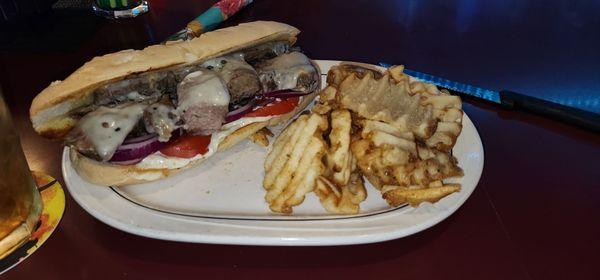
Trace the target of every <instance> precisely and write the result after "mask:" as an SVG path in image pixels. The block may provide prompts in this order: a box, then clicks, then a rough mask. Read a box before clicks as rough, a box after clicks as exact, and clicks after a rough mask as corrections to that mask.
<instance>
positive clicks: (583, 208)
mask: <svg viewBox="0 0 600 280" xmlns="http://www.w3.org/2000/svg"><path fill="white" fill-rule="evenodd" d="M213 2H214V1H191V0H190V1H166V0H154V1H150V4H151V12H150V13H148V14H146V15H143V16H141V17H138V18H136V19H132V20H123V21H114V22H111V21H107V20H104V19H99V18H96V17H94V16H92V15H90V14H89V12H88V11H80V10H79V11H78V10H61V11H55V12H54V13H52V14H49V15H44V16H41V17H39V18H38V19H36V20H33V21H28V22H27V23H26V24H23V25H21V28H22V29H20V31H19V32H18V33H14V32H13V33H12V35H11V36H16V37H14V38H16V39H15V41H14V44H13V45H12V46H8V47H5V48H4V50H3V51H1V52H0V84H1V85H2V87H3V89H4V94H5V95H6V99H7V102H8V104H9V105H10V106H11V110H12V111H13V114H14V116H15V123H16V126H17V129H18V132H19V134H20V135H21V138H22V144H23V148H24V150H25V154H26V156H27V159H28V161H29V164H30V167H31V168H32V169H35V170H43V171H45V172H47V173H49V174H52V175H53V176H55V177H57V178H58V179H60V180H61V182H62V177H61V170H60V157H61V150H62V145H61V144H60V143H57V142H52V141H49V140H46V139H43V138H41V137H39V136H38V135H36V134H35V132H34V131H33V129H32V128H31V124H30V122H29V119H28V108H29V104H30V102H31V100H32V98H33V97H34V96H35V95H36V94H37V93H38V92H39V91H41V90H42V89H43V88H44V87H46V86H47V85H48V84H49V83H50V82H51V81H54V80H59V79H64V78H65V77H66V76H67V75H68V74H69V73H71V72H72V71H74V70H75V69H77V68H78V67H79V66H81V65H82V64H83V63H84V62H85V61H87V60H89V59H91V58H92V57H93V56H96V55H100V54H104V53H108V52H112V51H117V50H121V49H126V48H142V47H144V46H146V45H149V44H154V43H158V42H160V41H161V40H162V39H163V38H166V37H167V36H168V35H170V34H171V33H173V32H174V31H176V30H178V29H180V28H181V27H182V26H184V25H185V24H186V23H187V22H188V21H189V20H191V19H192V18H193V17H195V16H196V15H198V14H200V13H201V12H202V11H204V10H205V9H206V8H208V7H209V6H210V5H211V4H212V3H213ZM577 2H580V3H577ZM598 2H599V1H595V3H594V1H560V0H555V1H543V3H542V2H541V1H519V0H504V1H483V0H479V1H477V0H454V1H447V0H439V1H410V0H406V1H383V0H382V1H374V0H370V1H358V0H356V1H320V0H313V1H276V0H272V1H268V0H256V1H255V3H254V4H253V5H252V6H251V7H250V8H248V9H245V10H244V11H242V12H241V13H240V14H238V15H236V16H235V17H233V18H231V19H230V20H229V21H228V22H227V23H226V25H233V24H237V23H239V22H245V21H251V20H277V21H282V22H286V23H289V24H291V25H294V26H296V27H298V28H299V29H301V30H302V31H303V32H302V34H301V35H300V36H299V45H301V46H302V48H303V49H304V50H305V51H306V52H307V53H308V54H309V55H310V57H312V58H315V59H339V60H353V61H362V62H369V63H377V62H379V61H386V62H390V63H404V64H406V65H407V66H408V67H410V68H412V69H415V70H420V71H423V72H428V73H432V74H436V75H440V76H445V77H447V78H450V79H454V80H458V81H463V82H466V83H471V84H474V85H478V86H482V87H487V88H492V89H502V88H507V89H512V90H516V91H521V92H526V93H528V94H532V95H535V96H539V97H542V98H546V99H549V100H554V101H557V102H562V103H565V104H571V105H573V106H578V107H581V108H584V109H588V110H592V111H598V102H599V101H598V100H599V99H600V98H599V96H600V94H599V93H598V92H599V90H600V79H599V76H598V74H599V72H598V69H600V52H598V49H600V32H598V30H600V3H598ZM15 34H16V35H15ZM33 35H35V36H33ZM464 110H465V112H466V113H467V114H468V115H469V116H470V117H471V119H472V120H473V122H474V123H475V125H476V127H477V128H478V130H479V133H480V135H481V138H482V141H483V144H484V148H485V154H486V162H485V167H484V170H483V175H482V177H481V180H480V182H479V185H478V186H477V189H476V190H475V192H474V193H473V194H472V196H471V197H470V198H469V200H468V201H467V202H466V203H465V204H464V205H463V206H462V207H461V208H460V209H459V210H458V211H457V212H456V213H455V214H453V215H452V216H451V217H449V218H448V219H446V220H444V221H443V222H441V223H440V224H438V225H436V226H434V227H433V228H430V229H428V230H425V231H423V232H420V233H418V234H416V235H413V236H410V237H406V238H402V239H398V240H393V241H388V242H383V243H378V244H368V245H356V246H340V247H254V246H222V245H203V244H185V243H176V242H167V241H160V240H152V239H148V238H144V237H138V236H134V235H131V234H128V233H125V232H121V231H119V230H116V229H114V228H111V227H109V226H107V225H105V224H103V223H102V222H100V221H98V220H96V219H94V218H93V217H92V216H90V215H89V214H87V213H86V212H85V211H84V210H83V209H82V208H81V207H79V205H77V203H75V201H73V200H72V199H71V198H70V197H69V196H68V195H67V207H66V212H65V215H64V217H63V220H62V222H61V224H60V227H59V228H58V229H57V230H56V232H55V233H54V234H53V236H51V238H50V239H49V240H48V241H47V242H46V243H45V244H44V246H43V247H42V248H40V250H38V251H37V252H36V253H35V254H34V255H33V256H31V257H30V258H28V259H27V260H25V261H24V262H23V263H21V264H20V265H18V266H17V267H16V268H13V269H12V270H11V271H9V272H7V273H6V274H5V275H3V276H5V277H7V278H9V279H34V278H42V279H66V278H77V279H105V278H109V279H114V278H133V279H152V278H166V277H178V278H182V277H189V276H192V277H203V278H207V279H213V278H248V277H251V276H255V277H259V276H260V277H261V278H269V277H277V278H285V279H300V278H304V277H306V276H310V275H318V276H320V277H334V278H347V277H350V278H358V277H363V278H367V277H368V278H370V277H373V276H375V275H377V276H378V277H384V278H400V277H403V278H405V277H406V279H414V278H433V279H567V278H569V279H599V278H600V267H599V266H598V261H599V260H600V223H599V222H598V221H599V220H600V171H599V168H600V161H599V158H600V137H599V135H598V134H593V133H591V132H587V131H584V130H581V129H579V128H576V127H571V126H569V125H565V124H562V123H559V122H555V121H552V120H548V119H545V118H541V117H537V116H534V115H530V114H527V113H522V112H514V111H506V110H504V109H501V108H499V107H497V106H494V105H490V104H485V103H481V102H477V101H472V100H468V101H466V102H465V103H464Z"/></svg>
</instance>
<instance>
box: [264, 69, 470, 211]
mask: <svg viewBox="0 0 600 280" xmlns="http://www.w3.org/2000/svg"><path fill="white" fill-rule="evenodd" d="M327 82H328V86H327V87H326V88H325V89H324V90H322V91H321V94H320V95H319V101H318V103H317V104H316V105H315V106H314V107H313V109H312V113H311V114H310V115H303V116H300V117H299V118H298V119H297V120H296V121H294V122H293V123H291V124H290V125H289V126H288V127H287V128H286V129H285V130H284V131H283V133H282V134H281V135H280V136H279V137H278V138H277V140H276V141H275V143H274V146H273V149H272V151H271V152H270V153H269V155H268V156H267V160H266V161H265V173H266V176H265V180H264V182H263V185H264V187H265V189H266V190H267V194H266V196H265V198H266V200H267V202H268V203H269V206H270V208H271V210H273V211H276V212H282V213H291V207H292V206H295V205H298V204H300V203H301V202H302V201H303V199H304V196H305V195H306V194H307V193H309V192H311V191H314V193H315V194H316V195H317V196H318V197H319V200H320V202H321V205H322V206H323V207H324V208H325V209H326V210H327V211H328V212H329V213H335V214H356V213H358V212H359V211H360V203H361V202H362V201H364V200H365V199H366V196H367V192H366V189H365V186H364V180H363V176H364V177H365V178H367V180H368V181H369V182H370V183H371V184H372V185H373V186H374V187H375V188H377V189H378V190H379V191H380V192H381V194H382V198H383V199H385V200H386V201H387V202H388V204H390V205H391V206H399V205H403V204H406V203H408V204H410V205H413V206H418V205H419V204H420V203H422V202H426V201H427V202H431V203H434V202H436V201H438V200H440V199H441V198H443V197H445V196H447V195H449V194H451V193H453V192H457V191H460V185H459V184H449V183H445V182H444V180H445V179H448V178H452V177H458V176H462V175H463V171H462V169H461V168H460V167H458V163H457V160H456V158H455V157H453V156H452V154H451V150H452V148H453V147H454V145H455V143H456V139H457V138H458V136H459V135H460V132H461V130H462V116H463V111H462V109H461V101H460V98H459V97H456V96H452V95H449V94H448V93H447V92H442V91H439V90H438V89H437V87H435V86H434V85H431V84H427V83H423V82H420V81H418V80H416V79H414V78H412V77H409V76H407V75H405V74H404V73H403V67H402V66H394V67H391V68H390V69H388V71H386V72H385V73H380V72H378V71H377V70H374V69H371V68H368V67H364V66H361V65H348V64H346V65H340V66H336V67H332V68H331V70H330V71H329V73H328V77H327Z"/></svg>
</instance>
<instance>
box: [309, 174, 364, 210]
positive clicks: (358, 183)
mask: <svg viewBox="0 0 600 280" xmlns="http://www.w3.org/2000/svg"><path fill="white" fill-rule="evenodd" d="M315 193H316V194H317V196H318V197H319V200H320V202H321V205H323V207H324V208H325V210H327V212H329V213H334V214H358V212H359V211H360V206H359V205H360V203H361V202H362V201H364V200H365V199H366V198H367V190H366V189H365V185H364V182H363V179H362V176H361V174H360V173H359V172H353V173H352V174H351V175H350V181H349V182H348V184H347V185H345V186H343V187H338V186H337V185H336V184H334V183H332V182H331V181H329V179H327V178H325V177H319V179H318V180H317V187H316V188H315Z"/></svg>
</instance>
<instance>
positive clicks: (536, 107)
mask: <svg viewBox="0 0 600 280" xmlns="http://www.w3.org/2000/svg"><path fill="white" fill-rule="evenodd" d="M500 103H502V106H504V107H506V108H509V109H522V110H526V111H530V112H532V113H535V114H539V115H543V116H546V117H549V118H553V119H555V120H558V121H563V122H566V123H570V124H573V125H577V126H580V127H582V128H585V129H588V130H591V131H595V132H600V114H596V113H593V112H589V111H584V110H581V109H577V108H573V107H568V106H564V105H561V104H557V103H554V102H550V101H546V100H543V99H539V98H535V97H531V96H528V95H524V94H520V93H516V92H512V91H508V90H503V91H500Z"/></svg>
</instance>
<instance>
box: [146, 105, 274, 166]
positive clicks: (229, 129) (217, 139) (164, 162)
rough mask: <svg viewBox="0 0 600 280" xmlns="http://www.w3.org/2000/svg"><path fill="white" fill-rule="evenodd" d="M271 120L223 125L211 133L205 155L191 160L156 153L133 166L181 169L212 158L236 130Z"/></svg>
mask: <svg viewBox="0 0 600 280" xmlns="http://www.w3.org/2000/svg"><path fill="white" fill-rule="evenodd" d="M271 118H273V116H269V117H255V118H241V119H239V120H236V121H233V122H230V123H227V124H225V125H223V127H222V128H221V131H219V132H216V133H213V134H212V135H211V138H210V144H209V145H208V151H207V152H206V153H205V154H198V155H196V156H194V157H192V158H179V157H169V156H166V155H163V154H162V153H160V152H156V153H154V154H151V155H149V156H147V157H146V158H144V159H143V160H142V161H140V162H139V163H137V164H136V165H135V166H136V167H137V168H140V169H162V168H166V169H176V168H182V167H185V166H186V165H188V164H189V163H190V162H192V161H195V160H199V159H202V158H208V157H210V156H212V155H213V154H214V153H215V152H216V151H217V149H218V147H219V144H220V143H221V141H222V140H223V139H224V138H225V137H227V136H229V135H230V134H231V133H233V132H234V131H236V130H238V129H239V128H241V127H244V126H246V125H249V124H251V123H256V122H264V121H268V120H269V119H271Z"/></svg>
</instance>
